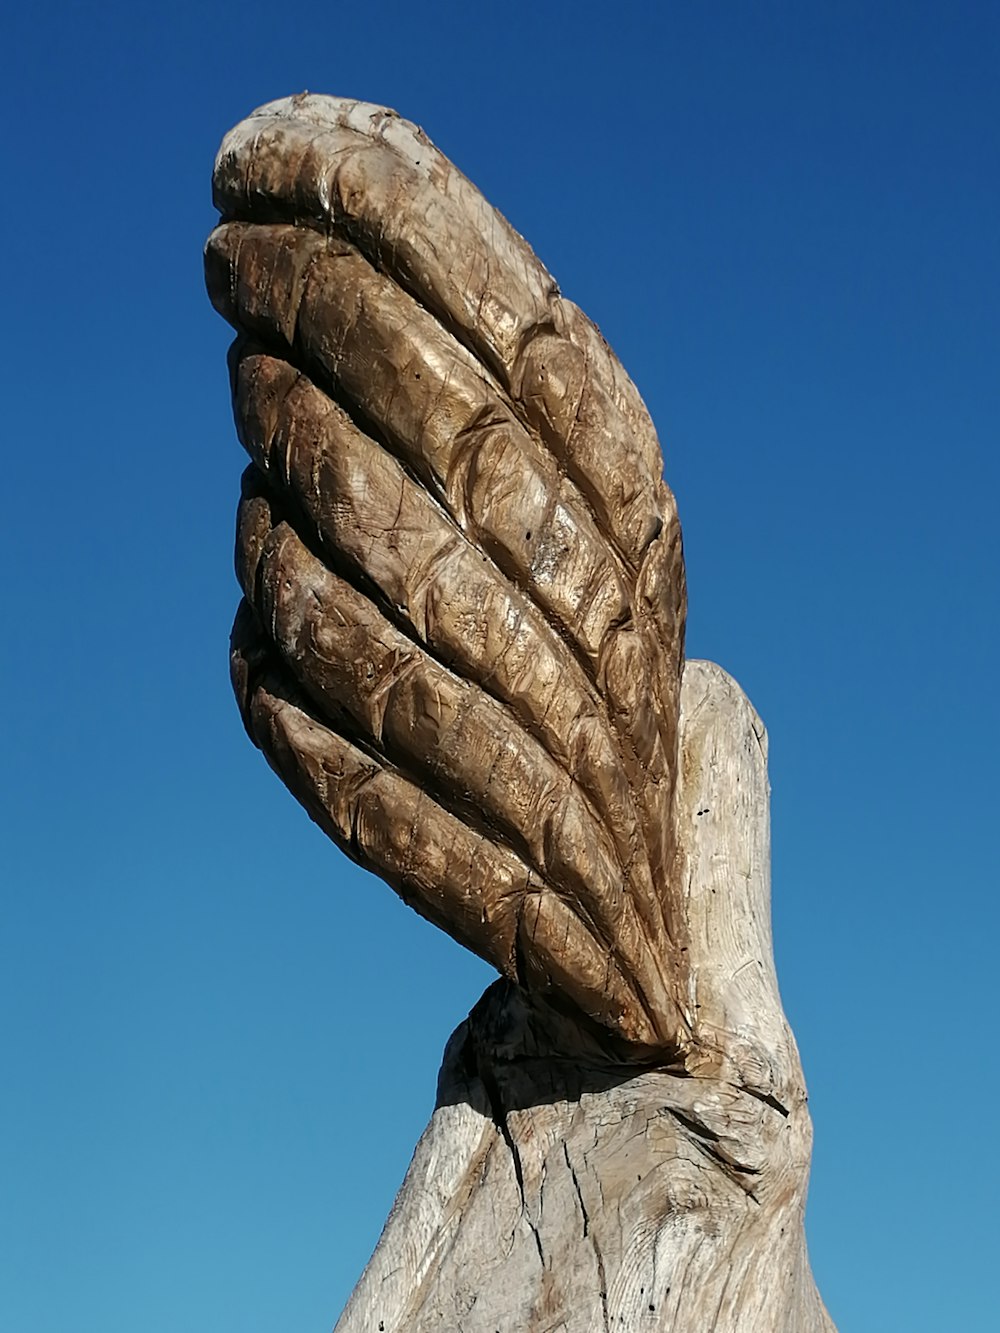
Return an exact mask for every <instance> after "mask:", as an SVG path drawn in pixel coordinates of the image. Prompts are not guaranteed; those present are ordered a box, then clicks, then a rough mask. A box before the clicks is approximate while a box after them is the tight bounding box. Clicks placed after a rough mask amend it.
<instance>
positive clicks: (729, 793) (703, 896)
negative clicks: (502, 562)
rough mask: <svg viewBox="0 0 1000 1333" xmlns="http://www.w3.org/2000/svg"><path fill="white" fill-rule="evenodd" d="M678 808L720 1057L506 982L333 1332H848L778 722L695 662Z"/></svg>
mask: <svg viewBox="0 0 1000 1333" xmlns="http://www.w3.org/2000/svg"><path fill="white" fill-rule="evenodd" d="M681 725H682V731H681V736H682V756H683V760H682V767H681V774H680V784H679V796H678V807H679V808H678V827H679V829H680V830H681V833H682V838H683V852H684V860H685V866H686V874H685V877H684V884H685V901H684V907H685V911H686V915H687V921H688V927H689V932H690V939H691V944H690V946H689V947H690V948H691V949H692V950H695V951H696V957H697V958H698V961H697V963H696V965H695V967H694V968H693V969H692V977H691V990H690V1001H691V1005H692V1007H693V1009H694V1011H695V1013H696V1014H697V1030H698V1036H699V1044H700V1046H701V1048H702V1050H703V1056H702V1060H701V1062H700V1065H701V1067H700V1068H698V1069H696V1070H692V1069H691V1068H690V1061H689V1062H688V1064H689V1067H688V1068H683V1067H681V1066H678V1067H676V1068H644V1069H642V1070H639V1071H637V1070H636V1067H635V1065H634V1063H622V1062H620V1061H617V1060H616V1059H615V1057H614V1053H613V1052H610V1051H609V1050H608V1049H607V1045H606V1043H604V1042H603V1041H602V1040H601V1038H600V1037H599V1035H598V1034H597V1033H596V1032H594V1031H592V1030H590V1029H585V1028H584V1027H582V1026H581V1025H580V1024H579V1023H578V1022H576V1021H574V1019H573V1018H571V1017H569V1016H568V1015H565V1014H560V1013H558V1012H557V1011H556V1010H554V1009H553V1008H551V1007H550V1006H545V1005H543V1004H540V1003H539V1002H537V1001H532V1000H529V999H528V998H527V997H526V996H525V995H524V994H523V992H521V991H519V990H518V989H517V988H516V987H515V986H513V985H512V984H511V983H509V982H507V981H498V982H496V983H495V984H494V985H493V986H491V987H490V988H489V989H488V990H487V991H486V993H485V995H484V996H483V998H482V999H481V1000H480V1002H479V1003H478V1004H477V1005H476V1007H475V1009H474V1010H473V1011H472V1013H471V1014H470V1015H469V1018H468V1019H467V1020H466V1021H465V1022H464V1023H462V1024H461V1026H460V1027H459V1028H458V1030H457V1031H456V1032H455V1034H454V1035H453V1037H452V1038H451V1040H450V1041H449V1043H448V1046H447V1049H446V1051H445V1056H444V1062H443V1064H442V1068H441V1074H440V1079H439V1084H438V1098H437V1107H436V1109H435V1111H434V1114H433V1117H432V1118H431V1122H430V1124H429V1125H428V1127H427V1129H426V1131H425V1132H424V1135H423V1137H422V1138H421V1140H420V1142H419V1144H418V1145H417V1149H416V1152H415V1154H414V1157H413V1162H412V1164H411V1166H410V1169H409V1171H408V1173H407V1176H406V1179H405V1180H404V1182H403V1185H402V1188H401V1189H400V1192H399V1195H398V1197H397V1199H396V1203H395V1205H394V1207H393V1210H392V1213H391V1215H390V1217H389V1220H388V1222H387V1223H386V1226H385V1230H384V1232H383V1234H382V1238H381V1240H380V1241H379V1244H378V1247H377V1249H376V1250H375V1253H374V1255H373V1256H372V1259H371V1261H370V1263H369V1264H368V1267H367V1268H366V1270H365V1272H364V1275H363V1276H362V1278H361V1280H360V1282H359V1283H358V1286H357V1288H356V1289H355V1291H354V1293H353V1295H352V1296H351V1299H350V1301H349V1303H348V1305H347V1308H346V1310H345V1311H344V1314H343V1316H342V1318H341V1320H340V1322H339V1323H338V1324H337V1328H336V1333H370V1331H371V1330H379V1331H380V1333H404V1331H405V1333H424V1331H425V1330H426V1331H427V1333H430V1330H432V1329H433V1330H441V1329H449V1330H451V1329H454V1330H460V1331H461V1333H589V1330H594V1329H607V1330H622V1331H623V1333H629V1331H630V1330H640V1329H650V1330H652V1329H657V1330H668V1329H669V1330H672V1333H707V1331H708V1330H712V1331H713V1333H730V1331H731V1333H830V1331H831V1330H833V1324H832V1322H831V1320H830V1317H829V1315H828V1314H827V1312H826V1310H825V1308H824V1306H823V1302H822V1300H821V1299H820V1296H819V1294H818V1292H817V1290H816V1287H815V1284H814V1282H813V1278H812V1273H811V1271H810V1268H809V1259H808V1255H807V1251H806V1242H805V1233H804V1229H803V1214H804V1209H805V1202H806V1188H807V1184H808V1172H809V1156H810V1147H811V1141H812V1130H811V1124H810V1119H809V1112H808V1109H807V1105H806V1093H805V1086H804V1082H803V1077H802V1069H801V1065H800V1063H799V1057H798V1052H797V1050H796V1047H795V1042H794V1039H793V1037H792V1034H791V1031H790V1029H789V1027H788V1024H787V1021H786V1020H785V1018H784V1015H783V1013H782V1009H781V1002H780V999H779V996H778V988H777V980H776V977H775V972H774V963H773V958H772V948H771V930H770V883H769V879H770V875H769V871H770V866H769V826H768V814H769V812H768V805H769V802H768V781H767V758H766V755H767V741H766V735H765V732H764V728H763V726H762V724H761V722H760V719H759V718H758V716H757V714H756V713H755V711H754V709H753V708H752V706H751V705H750V703H749V701H748V700H747V698H746V696H745V695H744V694H743V692H742V691H741V690H740V689H739V686H738V685H736V683H735V682H734V681H733V680H732V679H731V677H729V676H727V675H726V674H725V672H723V671H722V670H721V669H720V668H719V667H717V666H714V665H712V664H710V663H706V662H688V663H687V664H686V667H685V671H684V677H683V687H682V696H681Z"/></svg>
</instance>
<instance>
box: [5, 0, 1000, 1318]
mask: <svg viewBox="0 0 1000 1333" xmlns="http://www.w3.org/2000/svg"><path fill="white" fill-rule="evenodd" d="M4 26H5V35H4V46H5V51H4V54H3V57H2V61H3V86H4V92H5V96H6V106H7V113H6V123H7V130H6V132H5V134H4V159H5V168H4V176H5V180H6V182H7V185H6V200H7V202H6V206H5V208H4V210H3V219H2V222H0V229H2V240H3V253H4V254H6V255H7V264H6V266H5V273H4V308H5V312H6V317H5V320H4V323H3V330H2V333H0V339H2V343H3V356H2V359H0V366H2V370H0V374H2V378H3V389H4V407H5V411H4V439H5V459H6V462H5V469H4V471H5V482H6V495H7V502H6V507H5V523H4V529H5V532H6V539H5V543H4V550H5V555H6V566H5V578H4V603H5V605H4V623H5V634H4V636H3V637H4V641H5V642H4V648H3V653H4V657H3V679H4V684H3V698H4V701H5V708H4V719H3V736H4V739H3V754H4V761H3V787H4V790H3V802H2V807H0V808H2V819H3V824H4V828H3V846H4V850H3V853H2V864H3V889H2V892H3V922H2V934H0V1042H2V1061H3V1081H4V1084H5V1090H4V1092H3V1095H2V1098H0V1181H2V1189H0V1328H2V1329H3V1330H4V1333H7V1331H8V1330H9V1333H67V1330H72V1331H73V1333H134V1330H136V1329H141V1330H142V1333H278V1330H280V1333H289V1331H290V1330H297V1331H298V1333H308V1331H309V1330H317V1331H318V1330H326V1329H328V1328H329V1326H330V1325H331V1324H332V1322H333V1320H334V1317H335V1316H336V1315H337V1314H338V1313H339V1310H340V1308H341V1306H342V1305H343V1302H344V1300H345V1298H346V1296H347V1294H348V1292H349V1290H350V1288H351V1286H352V1285H353V1282H354V1279H355V1278H356V1276H357V1274H358V1272H359V1271H360V1269H361V1267H362V1265H363V1263H364V1261H365V1259H366V1258H367V1256H368V1254H369V1252H370V1250H371V1248H372V1246H373V1244H374V1242H375V1240H376V1238H377V1236H378V1233H379V1230H380V1227H381V1224H382V1221H383V1220H384V1217H385V1215H386V1212H387V1211H388V1208H389V1206H390V1204H391V1201H392V1198H393V1194H394V1191H395V1188H396V1185H397V1184H398V1182H399V1180H400V1179H401V1177H402V1174H403V1171H404V1169H405V1166H406V1164H407V1161H408V1159H409V1154H410V1151H411V1149H412V1147H413V1144H414V1142H415V1141H416V1138H417V1136H418V1134H419V1132H420V1130H421V1129H422V1127H423V1125H424V1123H425V1121H426V1119H427V1116H428V1114H429V1112H430V1109H431V1105H432V1101H433V1094H434V1081H435V1076H436V1071H437V1067H438V1062H439V1058H440V1053H441V1048H442V1046H443V1044H444V1042H445V1039H446V1037H447V1036H448V1034H449V1032H450V1031H451V1029H452V1028H453V1026H454V1025H455V1024H457V1023H458V1022H459V1020H460V1019H461V1018H462V1017H463V1016H464V1015H465V1013H466V1012H467V1010H468V1008H469V1007H470V1005H471V1004H472V1003H473V1002H474V1001H475V999H476V998H477V997H478V994H479V992H480V991H481V990H482V988H483V987H484V985H485V984H486V983H487V982H488V981H489V979H490V974H489V973H488V971H487V969H486V968H485V967H484V966H483V965H481V964H480V963H478V962H477V961H476V960H475V959H473V958H471V957H469V956H466V955H464V954H463V953H462V952H461V951H460V950H459V949H458V947H457V946H455V945H453V944H452V943H451V941H450V940H448V939H446V938H445V937H444V936H439V935H438V934H436V933H435V932H434V931H433V930H432V929H431V928H430V927H428V926H425V925H424V924H423V923H422V922H420V921H419V920H418V919H417V918H416V917H414V916H413V915H412V914H411V913H409V912H408V911H407V910H406V909H405V908H404V907H402V906H401V905H400V904H399V903H398V902H397V901H396V900H395V899H394V898H393V896H392V894H391V893H390V892H389V891H388V889H386V888H385V887H384V886H383V885H381V884H380V883H378V882H377V881H375V880H374V879H371V878H369V877H367V876H365V875H363V874H362V873H361V872H359V871H358V870H356V869H354V868H353V867H351V866H350V865H349V864H348V863H347V862H346V861H345V860H344V859H343V858H342V857H340V856H339V854H338V853H337V852H336V851H335V850H334V849H333V848H332V847H330V846H328V845H327V844H326V843H325V842H324V840H323V838H322V836H321V835H320V834H319V833H318V832H317V831H316V830H315V829H314V828H313V827H312V825H311V824H310V823H309V822H308V820H307V819H306V817H305V816H304V815H303V814H302V813H301V812H300V811H299V809H298V807H297V806H295V804H294V803H293V802H292V800H291V798H290V797H288V796H287V795H286V794H285V793H284V791H283V789H282V788H281V787H280V785H279V783H278V782H277V780H276V779H274V778H273V777H272V776H271V774H270V773H269V771H268V770H267V768H266V766H265V764H264V763H263V761H262V760H261V758H260V757H259V755H258V754H257V753H256V752H255V751H254V750H253V749H252V748H251V747H250V745H249V744H248V742H247V741H246V739H245V737H244V735H243V733H242V731H241V728H240V724H239V721H238V718H237V714H236V709H235V707H234V705H233V703H232V700H231V698H230V692H229V685H228V679H227V636H228V630H229V625H230V620H231V615H232V612H233V608H234V606H235V602H236V596H237V594H236V587H235V582H234V579H233V575H232V572H231V546H232V520H233V512H234V507H235V500H236V494H237V487H238V478H239V474H240V471H241V468H242V466H243V460H242V457H241V453H240V450H239V448H238V446H237V444H236V442H235V438H234V432H233V428H232V424H231V419H230V414H229V405H228V400H227V388H226V373H225V364H224V358H225V349H226V346H227V343H228V340H229V335H228V332H227V329H226V328H225V326H224V325H223V324H222V321H221V320H220V319H218V317H217V316H215V315H214V314H213V312H212V311H211V309H210V307H209V305H208V302H207V300H206V299H205V296H204V294H203V289H202V277H201V247H202V243H203V240H204V237H205V235H206V234H207V232H208V230H209V229H210V227H211V226H212V221H213V215H212V210H211V204H210V195H209V178H210V172H211V164H212V158H213V155H214V152H215V148H216V146H217V144H218V141H219V139H220V137H221V136H222V134H223V133H224V131H225V130H226V129H228V128H229V126H230V125H232V124H233V123H235V122H236V121H237V120H239V119H240V118H241V117H242V116H244V115H245V114H246V113H247V112H249V111H250V110H251V109H252V108H253V107H254V106H256V105H258V104H259V103H261V102H263V101H266V100H268V99H270V98H273V97H277V96H282V95H284V94H287V93H290V92H295V91H299V90H301V89H303V88H307V89H309V90H311V91H317V92H335V93H340V94H346V95H349V96H355V97H360V98H365V99H367V100H370V101H377V102H385V103H388V104H389V105H391V106H394V107H396V108H397V109H398V110H399V111H400V112H402V113H403V114H404V115H406V116H408V117H410V118H411V119H414V120H416V121H417V122H418V123H420V124H422V125H423V126H424V128H425V129H426V130H427V131H428V132H429V133H430V134H431V136H432V137H433V138H434V139H435V140H436V141H437V142H438V144H439V145H440V146H441V148H442V149H443V150H444V151H445V152H446V153H448V154H449V155H450V156H451V157H452V158H454V160H455V161H456V162H458V163H459V165H460V166H461V167H462V168H463V169H464V170H465V171H466V173H467V174H468V175H470V176H471V177H472V178H473V180H475V181H476V182H477V184H479V185H480V187H481V188H482V189H483V190H484V191H485V192H486V194H487V195H488V196H489V197H490V198H491V199H492V200H493V202H495V203H496V204H497V205H498V206H499V207H500V208H501V209H503V211H505V212H506V213H507V215H508V216H509V217H510V218H511V219H512V221H513V222H514V224H515V225H516V226H517V227H518V228H519V229H520V230H521V231H522V232H524V233H525V234H526V235H527V236H528V237H529V239H530V240H531V241H532V243H533V244H534V246H535V247H536V249H537V250H538V252H539V254H540V255H541V257H542V259H543V260H544V261H545V262H546V263H547V264H548V266H549V267H550V268H551V269H552V271H553V272H554V273H555V275H556V277H557V278H558V279H559V281H560V283H561V284H562V287H563V289H564V291H565V292H566V293H567V294H568V295H569V296H571V297H572V298H573V299H575V300H576V301H577V302H578V303H579V304H580V305H582V306H583V307H584V309H585V310H586V311H587V312H588V313H589V314H590V315H591V316H592V317H593V318H594V319H595V320H596V321H597V322H598V323H599V324H600V326H601V327H602V329H603V330H604V332H605V334H606V335H607V336H608V338H609V339H610V341H611V342H612V344H613V345H614V347H615V348H616V350H617V351H618V352H619V354H620V356H621V358H622V360H623V361H624V362H625V364H626V366H627V367H628V368H629V370H630V371H631V373H632V375H633V377H634V378H635V379H636V381H637V383H638V385H639V387H640V389H641V390H642V392H643V394H644V395H645V397H646V399H647V402H648V404H649V406H650V408H651V410H652V413H653V416H654V418H655V420H656V422H657V424H658V427H659V431H660V435H661V439H662V441H663V444H664V449H665V454H666V458H667V474H668V477H669V479H670V481H671V483H672V484H673V486H674V488H675V490H676V492H677V494H678V498H679V502H680V506H681V515H682V519H683V522H684V525H685V536H686V546H687V554H688V569H689V579H690V589H691V619H690V629H689V640H688V646H689V652H690V655H692V656H704V657H711V658H714V659H715V660H717V661H719V662H721V663H722V664H723V665H724V666H725V667H727V668H728V669H729V670H730V671H732V672H733V674H734V675H735V676H736V677H737V678H738V679H739V680H740V681H741V682H742V684H743V685H744V686H745V688H746V689H747V690H748V692H749V693H750V695H751V697H752V698H753V700H754V702H755V703H756V705H757V707H758V708H759V710H760V712H761V713H762V715H763V716H764V718H765V720H766V722H767V724H768V727H769V730H770V735H771V756H772V770H771V776H772V782H773V787H774V804H773V818H774V897H775V903H774V914H775V932H776V942H777V953H778V966H779V974H780V977H781V980H782V986H783V992H784V996H785V1000H786V1005H787V1008H788V1011H789V1014H790V1016H791V1019H792V1021H793V1024H794V1026H795V1029H796V1033H797V1035H798V1038H799V1042H800V1045H801V1048H802V1052H803V1057H804V1062H805V1066H806V1072H807V1076H808V1080H809V1085H810V1090H811V1094H812V1105H813V1110H814V1118H815V1125H816V1152H815V1160H814V1172H813V1183H812V1193H811V1203H810V1212H809V1235H810V1245H811V1252H812V1259H813V1264H814V1268H815V1270H816V1274H817V1277H818V1280H819V1282H820V1285H821V1288H822V1290H823V1292H824V1295H825V1297H826V1299H827V1302H828V1304H829V1306H830V1309H831V1311H832V1313H833V1315H834V1317H835V1319H836V1320H837V1322H838V1324H839V1326H840V1329H841V1331H842V1333H849V1331H851V1333H896V1331H897V1330H899V1331H900V1333H950V1331H951V1330H961V1333H975V1331H978V1330H983V1331H984V1333H986V1331H987V1330H995V1329H996V1327H997V1313H996V1296H995V1289H994V1288H995V1283H994V1271H993V1270H994V1269H995V1266H996V1256H997V1252H998V1242H1000V1235H998V1232H1000V1227H998V1223H997V1211H998V1198H1000V1194H998V1191H1000V1179H998V1174H1000V1167H998V1163H997V1158H996V1155H995V1153H994V1152H993V1150H992V1149H991V1148H990V1146H989V1145H990V1143H992V1142H993V1137H994V1134H993V1131H994V1129H995V1124H996V1114H997V1112H996V1107H997V1102H998V1098H1000V1086H998V1085H1000V1075H998V1067H997V1056H996V1033H997V999H996V977H997V966H996V957H997V939H998V935H1000V909H998V887H1000V886H998V873H997V865H996V822H997V805H998V795H1000V793H998V777H997V774H998V764H997V754H998V750H1000V727H998V708H997V698H998V693H997V689H996V679H997V667H996V663H997V659H998V655H1000V642H998V626H997V607H996V599H997V583H998V577H997V576H998V538H997V527H998V525H997V515H996V511H997V504H998V495H1000V463H998V458H1000V448H998V444H1000V439H998V436H1000V389H998V379H1000V376H998V371H1000V357H998V352H1000V337H998V332H1000V328H998V321H1000V267H998V238H1000V160H998V159H1000V152H998V137H1000V92H998V89H1000V78H998V70H1000V9H998V7H997V6H996V5H995V4H993V3H979V4H976V3H970V2H967V0H966V2H963V0H952V2H951V3H948V4H945V3H943V0H942V2H941V3H937V4H925V3H920V2H919V0H909V2H905V3H904V2H902V0H897V2H896V3H873V2H872V0H863V2H862V0H846V2H843V0H841V2H838V3H836V4H834V3H832V2H823V3H819V2H817V0H801V2H800V3H785V4H776V3H759V4H749V3H746V4H744V3H740V4H737V3H729V2H721V3H720V2H718V0H715V2H713V3H691V2H690V0H684V2H683V3H681V0H670V3H666V4H661V5H655V4H652V3H650V4H645V3H642V4H640V3H634V2H629V0H626V2H624V3H617V4H614V5H597V4H590V3H578V4H573V5H570V4H545V3H533V4H528V3H525V2H524V0H512V3H510V4H507V5H503V6H479V5H473V4H438V5H435V4H423V5H418V4H414V3H408V4H405V5H404V4H399V3H395V2H383V3H380V4H378V5H374V4H373V5H365V4H363V3H359V4H352V5H346V4H341V3H336V2H335V0H327V3H325V4H322V5H317V4H312V3H300V4H297V5H282V4H277V3H270V4H265V3H261V0H244V3H241V4H238V5H237V4H232V3H228V2H227V3H224V4H216V5H206V6H201V5H198V6H195V5H192V4H189V3H180V4H175V5H171V6H169V7H167V6H163V5H153V6H146V7H142V6H136V7H133V6H125V5H122V4H107V5H99V6H83V5H79V4H70V3H63V4H61V5H55V6H37V5H35V6H28V5H21V6H18V7H17V8H16V9H15V10H14V11H12V12H11V13H10V14H8V16H7V18H6V19H5V24H4Z"/></svg>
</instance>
